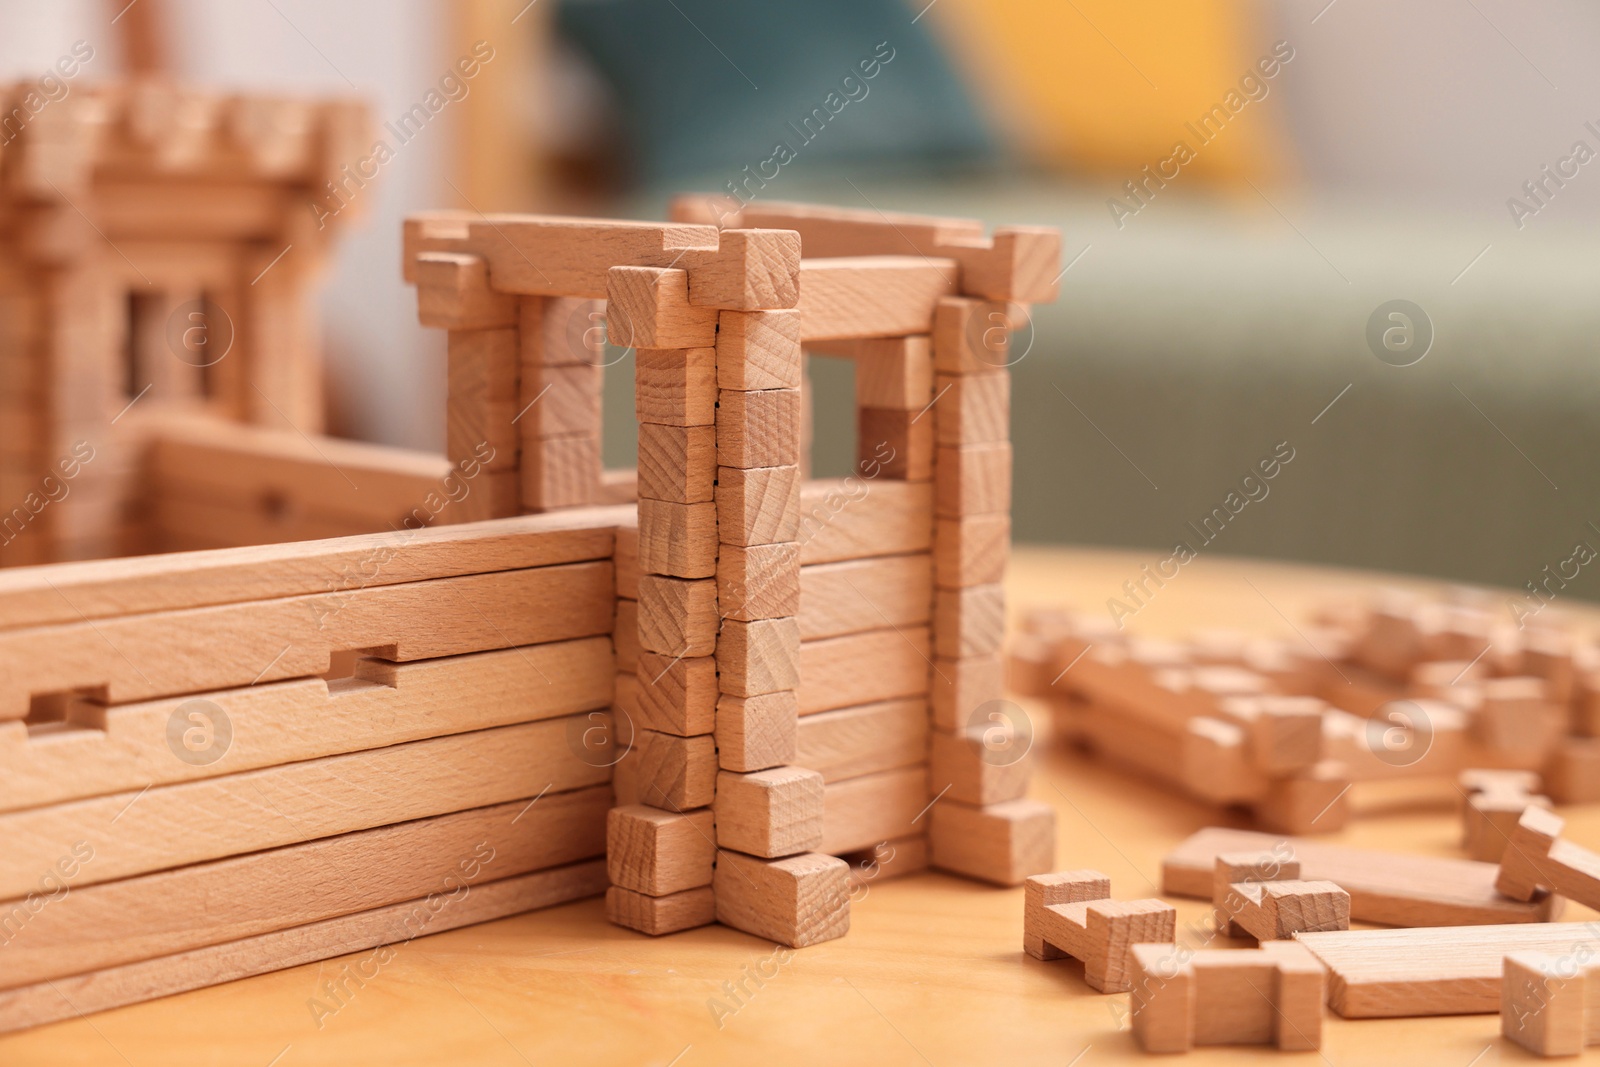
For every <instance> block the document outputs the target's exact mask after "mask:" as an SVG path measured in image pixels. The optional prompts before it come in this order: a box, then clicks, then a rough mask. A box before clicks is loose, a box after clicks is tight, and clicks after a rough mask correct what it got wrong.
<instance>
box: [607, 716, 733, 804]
mask: <svg viewBox="0 0 1600 1067" xmlns="http://www.w3.org/2000/svg"><path fill="white" fill-rule="evenodd" d="M629 760H633V761H635V763H636V767H635V768H634V773H635V776H636V777H635V781H636V783H637V789H638V793H639V800H638V802H639V803H641V804H648V805H650V806H651V807H652V808H661V809H663V810H665V811H689V810H690V809H692V808H703V807H705V806H707V805H708V804H710V803H711V799H712V797H713V796H714V795H715V794H716V788H717V746H716V743H715V742H714V741H713V740H712V739H711V735H710V734H701V735H699V736H698V737H679V736H677V735H675V734H663V733H657V732H656V731H654V730H637V731H635V732H634V735H633V749H632V751H630V752H629V753H628V754H627V755H626V756H624V757H623V760H622V762H627V761H629Z"/></svg>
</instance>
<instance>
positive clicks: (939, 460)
mask: <svg viewBox="0 0 1600 1067" xmlns="http://www.w3.org/2000/svg"><path fill="white" fill-rule="evenodd" d="M933 509H934V513H935V514H937V515H939V516H940V517H941V518H960V517H962V516H963V515H1001V514H1009V513H1010V511H1011V446H1010V445H1009V444H986V445H961V446H959V447H950V448H944V447H941V448H937V449H935V450H934V459H933Z"/></svg>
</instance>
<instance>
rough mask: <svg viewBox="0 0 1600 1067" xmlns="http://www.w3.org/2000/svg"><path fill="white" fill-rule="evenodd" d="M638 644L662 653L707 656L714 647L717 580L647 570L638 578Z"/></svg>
mask: <svg viewBox="0 0 1600 1067" xmlns="http://www.w3.org/2000/svg"><path fill="white" fill-rule="evenodd" d="M639 645H640V647H641V648H643V649H644V650H645V651H646V652H658V653H660V654H662V655H664V656H669V657H670V656H685V657H688V656H709V655H711V654H712V653H713V652H715V651H716V648H717V583H716V582H714V581H712V580H710V579H709V578H702V579H699V580H697V581H688V580H685V579H682V578H663V577H661V576H660V575H657V574H646V575H644V576H643V577H641V578H640V579H639Z"/></svg>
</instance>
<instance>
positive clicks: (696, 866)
mask: <svg viewBox="0 0 1600 1067" xmlns="http://www.w3.org/2000/svg"><path fill="white" fill-rule="evenodd" d="M712 834H713V825H712V817H711V812H710V811H709V810H705V809H702V810H700V811H691V812H687V813H684V814H679V813H677V812H669V811H661V810H660V809H658V808H650V807H644V806H643V805H630V806H628V807H621V808H612V809H611V812H610V813H609V814H608V815H607V816H606V870H607V872H608V873H609V874H610V876H611V884H612V885H618V886H621V887H622V888H624V889H631V890H633V891H634V892H636V893H643V894H645V895H646V896H652V897H664V896H667V895H668V894H669V893H681V892H682V891H684V890H685V889H697V888H699V887H700V886H705V885H710V884H711V870H712V865H713V863H714V861H715V857H716V845H715V843H714V838H713V836H712Z"/></svg>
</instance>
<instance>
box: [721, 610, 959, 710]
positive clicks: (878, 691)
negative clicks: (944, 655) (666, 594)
mask: <svg viewBox="0 0 1600 1067" xmlns="http://www.w3.org/2000/svg"><path fill="white" fill-rule="evenodd" d="M724 632H726V631H724ZM928 654H929V648H928V630H927V628H926V627H921V626H919V627H915V628H907V629H904V630H878V631H874V632H872V633H863V634H851V635H848V636H845V637H829V638H824V639H822V640H820V641H806V642H804V643H803V644H801V645H800V649H799V661H800V672H799V683H800V684H799V693H800V714H801V715H809V714H811V713H812V712H817V711H831V710H833V709H834V708H848V707H854V706H855V705H857V704H872V703H876V702H878V701H882V700H892V699H895V698H897V697H917V696H921V695H923V694H924V693H926V692H927V691H928V670H929V667H928V662H929V661H928Z"/></svg>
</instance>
